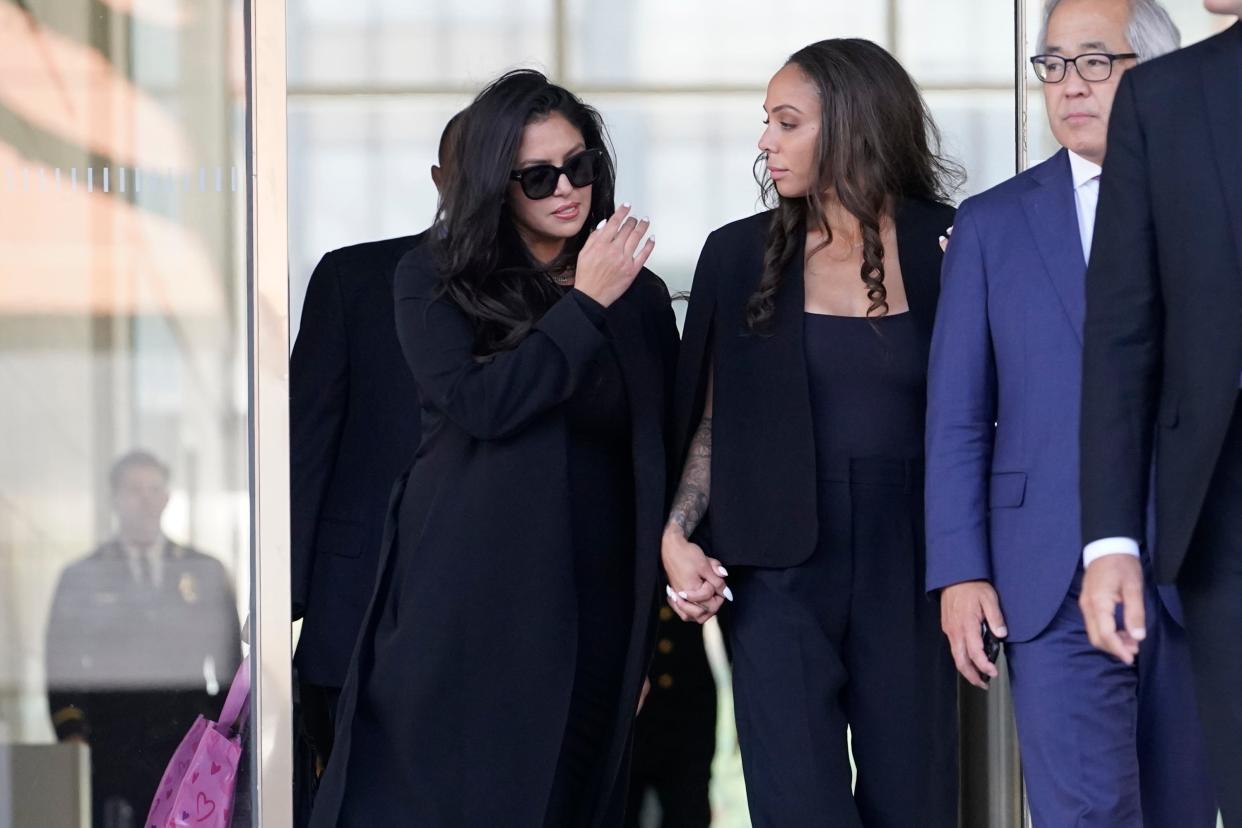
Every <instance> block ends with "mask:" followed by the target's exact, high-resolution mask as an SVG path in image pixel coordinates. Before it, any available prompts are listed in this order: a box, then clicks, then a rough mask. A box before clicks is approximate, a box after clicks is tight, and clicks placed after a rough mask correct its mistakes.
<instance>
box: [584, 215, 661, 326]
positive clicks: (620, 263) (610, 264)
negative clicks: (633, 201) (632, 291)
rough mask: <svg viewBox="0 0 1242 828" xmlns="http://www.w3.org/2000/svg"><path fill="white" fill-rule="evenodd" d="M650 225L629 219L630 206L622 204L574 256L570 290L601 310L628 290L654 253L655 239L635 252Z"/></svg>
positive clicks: (652, 238) (649, 223) (649, 239)
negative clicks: (578, 292) (592, 301)
mask: <svg viewBox="0 0 1242 828" xmlns="http://www.w3.org/2000/svg"><path fill="white" fill-rule="evenodd" d="M650 226H651V222H650V221H649V220H648V219H642V220H641V221H639V220H637V219H634V218H631V217H630V205H628V204H622V205H621V208H620V209H619V210H617V211H616V212H615V213H613V214H612V217H611V218H609V219H608V220H607V221H602V222H600V223H599V225H598V226H597V227H596V228H595V230H594V231H592V232H591V235H590V236H589V237H588V238H587V240H586V244H584V245H583V246H582V250H581V251H580V252H579V253H578V264H577V267H576V268H575V272H574V287H575V288H576V289H578V290H580V291H582V292H583V293H585V294H586V295H587V296H590V297H591V298H592V299H594V300H595V301H596V302H599V303H600V304H601V305H603V306H604V307H608V306H609V305H611V304H612V303H613V302H615V301H617V300H618V299H620V298H621V295H622V294H623V293H625V292H626V291H627V290H629V287H630V285H631V284H632V283H633V282H634V277H636V276H637V275H638V271H640V270H642V269H643V265H645V264H646V263H647V259H648V257H650V256H651V251H652V250H654V249H655V237H654V236H651V237H649V238H648V239H647V243H646V244H643V246H642V248H641V249H640V248H639V244H640V243H641V242H642V240H643V236H644V235H646V233H647V230H648V228H649V227H650Z"/></svg>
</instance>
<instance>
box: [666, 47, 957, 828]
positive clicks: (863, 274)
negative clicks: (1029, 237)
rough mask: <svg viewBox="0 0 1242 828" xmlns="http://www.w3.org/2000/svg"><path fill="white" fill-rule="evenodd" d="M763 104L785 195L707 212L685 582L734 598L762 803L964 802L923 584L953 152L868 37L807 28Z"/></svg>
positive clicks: (837, 811) (678, 596) (688, 412)
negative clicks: (717, 218)
mask: <svg viewBox="0 0 1242 828" xmlns="http://www.w3.org/2000/svg"><path fill="white" fill-rule="evenodd" d="M764 109H765V111H766V112H767V116H768V120H767V121H765V124H766V129H765V130H764V132H763V137H762V139H761V140H760V142H759V148H760V150H761V151H762V155H761V156H760V163H761V164H762V167H760V168H758V169H757V177H758V178H759V179H760V183H761V185H762V188H763V193H764V195H765V196H766V197H767V203H768V204H769V205H770V206H771V207H772V208H773V209H771V210H770V211H768V212H766V213H761V214H759V215H756V216H752V217H750V218H747V219H742V220H741V221H737V222H734V223H732V224H729V225H726V226H724V227H722V228H720V229H719V230H716V231H715V232H714V233H712V234H711V236H710V237H709V238H708V240H707V243H706V245H705V246H704V248H703V253H702V256H701V257H700V259H699V264H698V270H697V272H696V274H695V279H694V288H693V291H692V294H691V298H690V307H689V311H688V315H687V320H686V328H685V336H684V341H683V346H682V355H681V361H680V366H679V371H678V395H679V400H678V406H677V409H678V410H677V418H676V421H677V425H678V432H677V435H678V438H679V442H680V444H681V445H680V447H679V451H680V452H682V454H681V456H683V457H685V458H686V463H685V468H684V472H683V474H682V478H681V484H680V487H679V489H678V492H677V496H676V498H675V501H674V505H673V509H672V512H671V514H670V517H669V521H668V524H667V527H666V530H665V535H664V542H663V558H664V566H665V570H666V572H667V573H668V579H669V584H670V586H669V595H668V600H669V602H670V604H671V606H672V607H673V609H674V610H676V611H677V612H678V613H679V614H681V615H682V617H683V618H688V619H694V620H698V621H703V620H705V619H706V618H707V617H709V616H710V615H712V614H713V613H714V612H716V611H717V610H718V609H719V608H720V606H721V602H722V601H724V600H726V599H734V603H733V604H731V605H730V606H729V610H730V614H729V624H728V625H727V628H728V634H729V638H730V641H731V644H732V654H733V681H734V694H735V702H736V710H737V723H738V736H739V740H740V744H741V749H742V761H743V767H744V769H745V774H746V787H747V797H748V800H749V804H750V810H751V816H752V818H753V821H754V824H755V825H756V826H761V827H762V826H778V827H779V828H784V826H792V825H797V826H863V825H866V826H868V827H869V828H874V827H875V826H893V828H907V826H912V825H920V826H936V827H939V826H944V827H945V828H948V827H949V826H956V824H957V751H956V682H955V674H954V670H953V662H952V660H951V659H950V657H949V653H948V649H947V647H946V646H945V643H944V639H943V638H942V636H941V635H940V628H939V611H938V608H937V607H936V605H935V604H934V603H933V602H932V601H930V600H929V599H928V598H926V597H925V595H924V590H923V576H922V573H923V528H922V526H923V520H922V514H923V494H922V493H923V468H922V455H923V418H924V409H925V406H926V375H927V357H928V345H929V341H930V338H931V329H932V321H933V315H934V311H935V307H936V299H937V295H938V287H939V273H940V259H941V251H940V247H939V245H938V243H937V239H938V237H939V236H940V235H941V234H942V233H943V232H944V230H945V228H946V227H948V226H949V225H951V224H952V222H953V208H952V207H950V206H948V205H947V204H946V203H945V202H946V199H947V197H948V192H949V190H950V189H952V182H953V180H954V179H955V178H956V177H957V172H956V170H955V168H954V167H953V166H951V165H950V164H948V163H947V162H945V161H944V160H943V159H941V157H940V156H939V155H938V154H937V148H936V141H937V133H936V129H935V126H934V124H933V123H932V121H931V118H930V116H929V115H928V113H927V110H926V107H925V105H924V103H923V101H922V99H921V98H920V96H919V93H918V91H917V89H916V88H915V86H914V84H913V82H912V81H911V79H910V77H909V76H908V75H907V74H906V72H905V70H904V69H902V67H901V66H900V65H899V64H898V63H897V62H896V61H895V60H894V59H893V58H892V57H891V56H890V55H889V54H888V53H887V52H885V51H884V50H883V49H881V48H880V47H878V46H876V45H875V44H873V43H870V42H868V41H864V40H829V41H823V42H820V43H815V44H812V45H810V46H807V47H806V48H804V49H802V50H801V51H799V52H797V53H796V54H794V55H793V56H792V57H791V58H790V60H789V62H788V63H786V64H785V66H784V67H783V68H782V69H781V70H780V71H779V72H777V73H776V75H775V76H774V77H773V78H772V80H771V82H770V83H769V85H768V94H767V100H766V102H765V105H764ZM709 503H710V510H709ZM709 523H710V526H708V525H707V524H709ZM696 529H697V530H701V531H700V532H699V534H697V535H696V534H695V531H696ZM709 529H710V531H707V530H709ZM692 537H693V538H694V540H695V541H699V543H696V542H692V540H691V538H692ZM704 546H706V547H708V550H709V551H710V553H711V554H710V556H709V555H708V553H707V552H705V551H704V549H703V547H704ZM726 579H727V581H726ZM726 583H727V584H728V586H726ZM847 726H848V727H849V728H850V730H851V732H852V749H853V758H854V763H855V765H856V767H857V771H858V778H857V785H856V786H855V787H854V788H853V790H851V763H850V751H849V749H848V747H847V743H846V728H847Z"/></svg>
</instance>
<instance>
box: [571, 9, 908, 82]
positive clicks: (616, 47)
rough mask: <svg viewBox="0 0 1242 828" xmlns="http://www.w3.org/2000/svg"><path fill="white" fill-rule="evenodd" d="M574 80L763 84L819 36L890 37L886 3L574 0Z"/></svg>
mask: <svg viewBox="0 0 1242 828" xmlns="http://www.w3.org/2000/svg"><path fill="white" fill-rule="evenodd" d="M567 5H568V25H567V31H568V32H569V36H568V38H567V42H566V44H565V48H566V51H567V57H568V61H569V63H568V65H569V70H568V76H569V79H570V81H571V83H583V82H585V83H612V84H658V85H664V86H668V85H672V86H677V85H696V84H705V85H737V84H744V85H747V86H757V87H758V88H760V89H762V88H763V87H764V86H765V85H766V84H767V79H768V77H769V76H770V75H771V74H772V72H774V71H775V70H776V69H777V68H779V67H780V65H781V63H782V62H783V61H784V60H785V58H787V57H789V55H790V54H791V53H793V52H795V51H797V50H798V49H800V48H801V47H803V46H805V45H806V44H807V43H810V42H811V41H812V40H816V39H823V38H828V37H866V38H869V39H871V40H874V41H876V42H878V43H882V44H883V43H885V42H886V29H885V23H886V21H887V19H888V15H887V13H886V8H887V4H885V3H881V2H869V3H858V2H851V0H828V1H827V2H825V0H782V2H778V3H767V4H765V5H763V6H762V7H760V6H757V5H756V4H754V3H752V2H748V0H723V2H722V0H681V1H680V2H676V3H668V2H663V1H662V0H636V1H635V2H627V3H618V2H614V1H613V0H567Z"/></svg>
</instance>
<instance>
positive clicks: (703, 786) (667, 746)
mask: <svg viewBox="0 0 1242 828" xmlns="http://www.w3.org/2000/svg"><path fill="white" fill-rule="evenodd" d="M656 631H657V638H656V649H655V653H654V654H653V655H652V657H651V667H650V669H649V670H648V671H647V674H648V676H649V677H650V679H651V691H650V692H649V693H648V694H647V700H646V702H645V703H644V704H643V710H642V713H640V714H639V716H638V723H637V725H636V726H635V728H634V759H633V767H632V770H631V775H630V799H629V805H628V806H627V807H626V813H625V824H626V826H627V828H639V826H646V825H648V824H649V823H647V822H645V821H642V817H643V816H644V813H643V804H644V801H645V800H646V798H647V793H648V792H651V793H653V794H654V795H655V797H656V801H657V802H658V803H659V812H660V821H659V823H658V825H659V826H661V828H708V826H710V825H711V822H712V807H711V799H710V795H709V794H710V788H711V777H712V759H713V757H714V756H715V754H716V680H715V678H714V677H713V676H712V666H711V664H710V663H709V662H708V660H707V650H706V648H705V647H704V641H703V627H701V626H700V625H698V624H692V623H689V622H686V621H682V620H681V619H679V618H678V617H677V616H676V615H674V614H673V611H672V610H671V609H669V608H668V607H660V622H659V625H658V627H657V628H656Z"/></svg>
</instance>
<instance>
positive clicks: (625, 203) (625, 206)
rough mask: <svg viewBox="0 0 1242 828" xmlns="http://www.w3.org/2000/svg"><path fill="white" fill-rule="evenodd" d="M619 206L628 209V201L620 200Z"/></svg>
mask: <svg viewBox="0 0 1242 828" xmlns="http://www.w3.org/2000/svg"><path fill="white" fill-rule="evenodd" d="M621 206H622V207H624V208H625V209H627V210H628V209H630V203H629V202H628V201H623V202H621Z"/></svg>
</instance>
